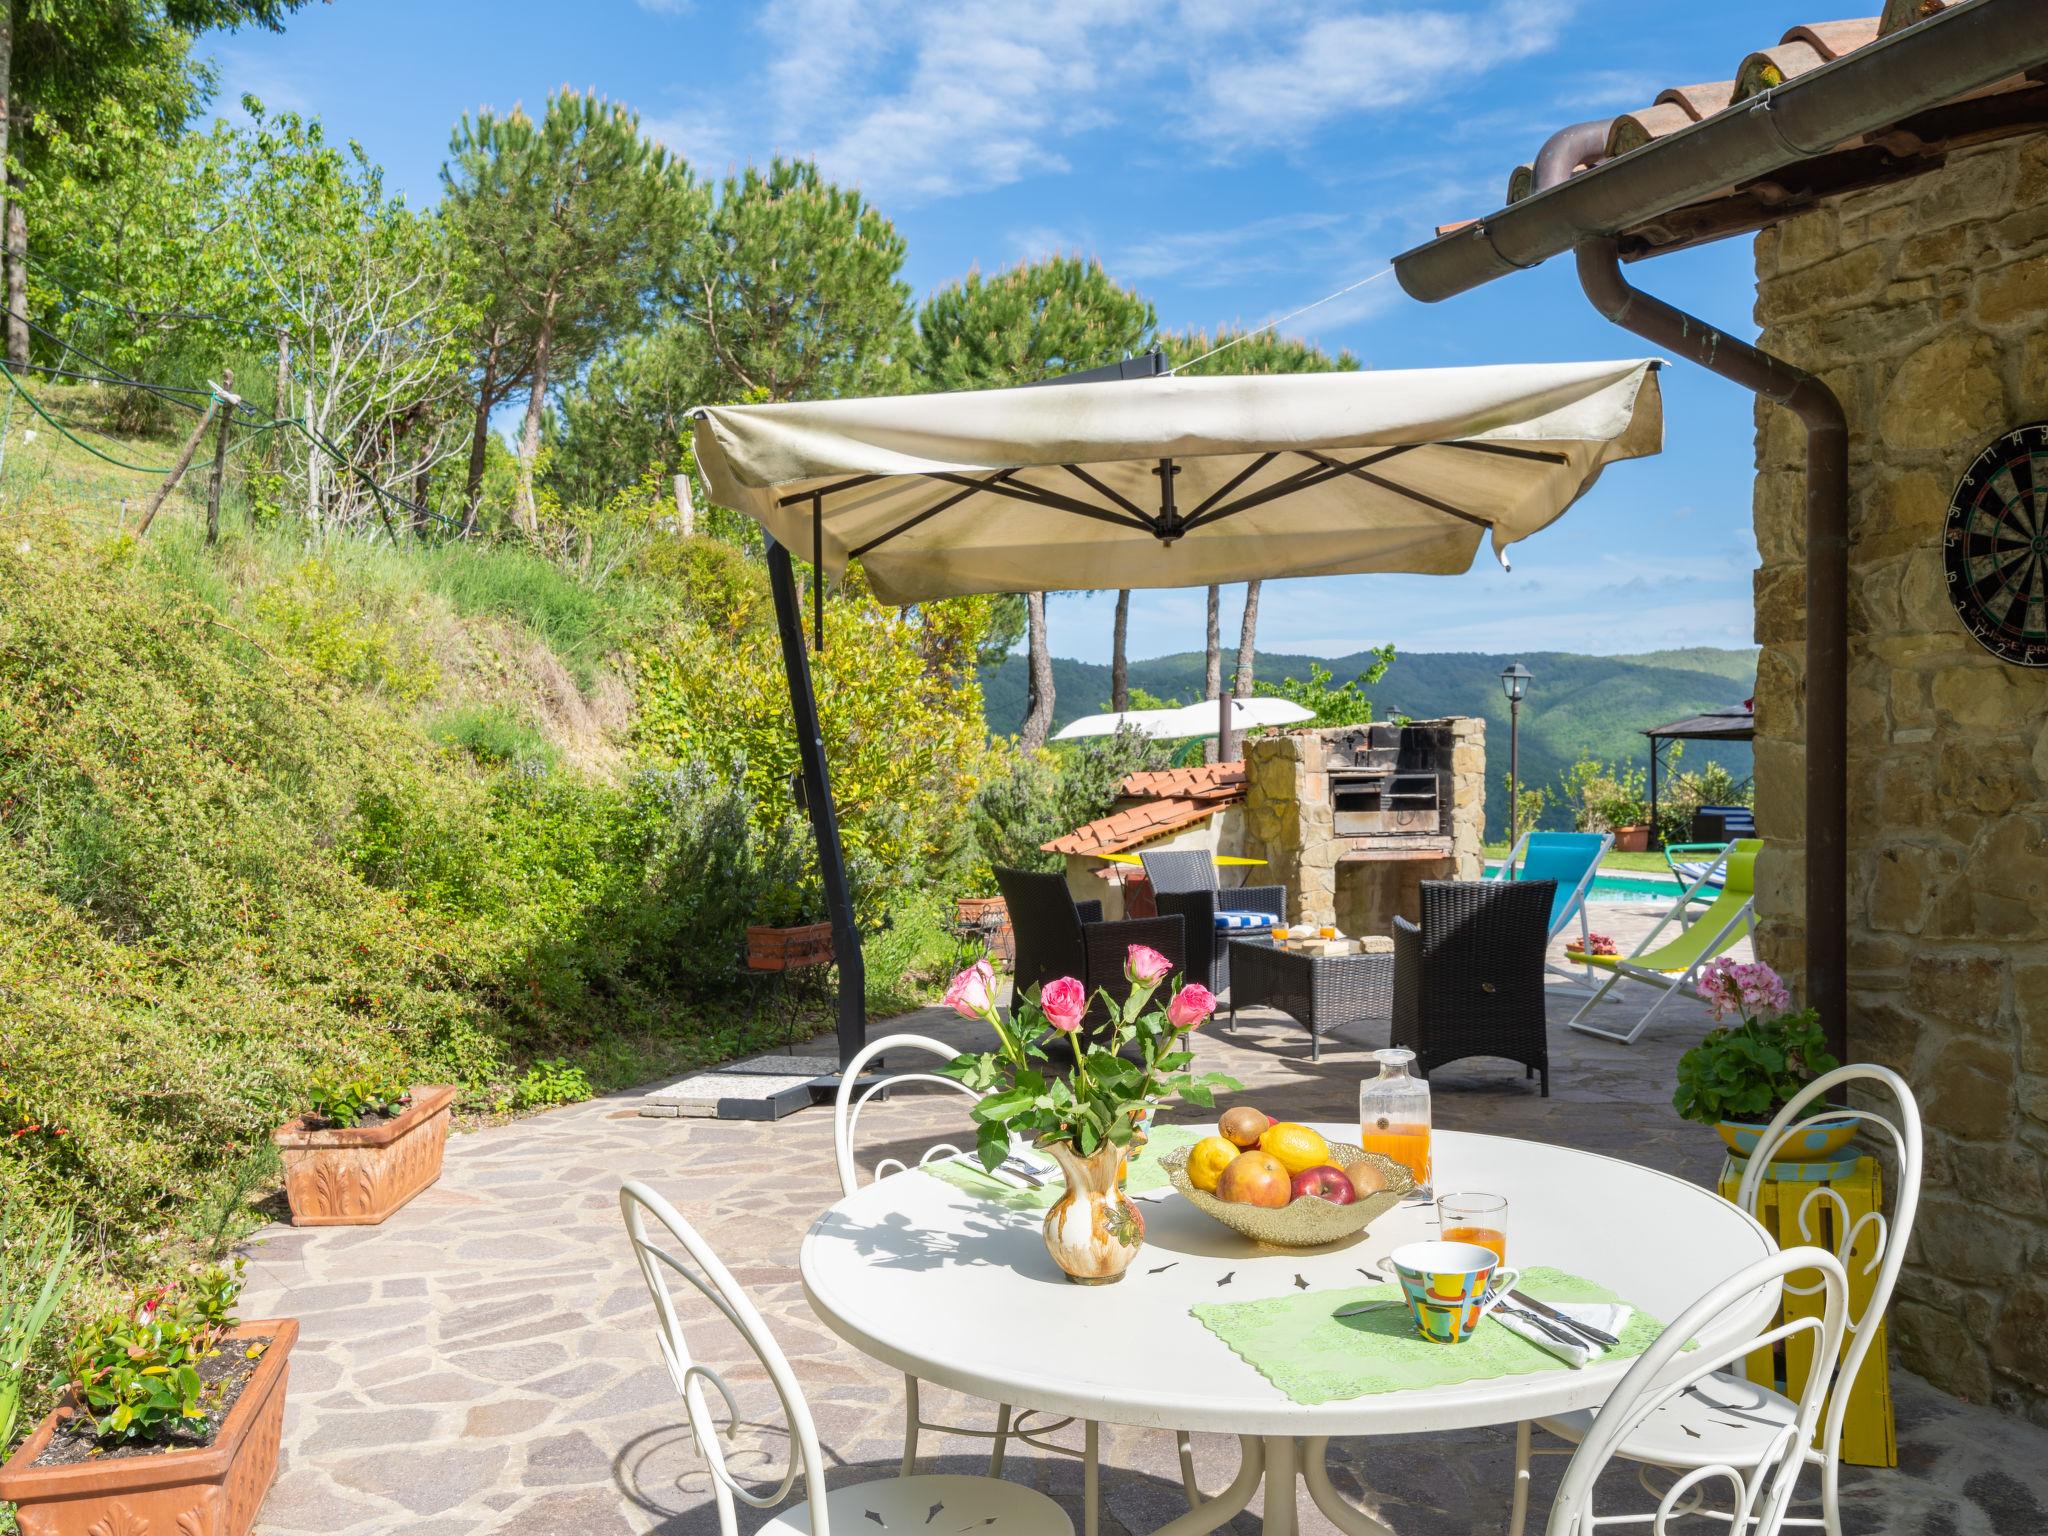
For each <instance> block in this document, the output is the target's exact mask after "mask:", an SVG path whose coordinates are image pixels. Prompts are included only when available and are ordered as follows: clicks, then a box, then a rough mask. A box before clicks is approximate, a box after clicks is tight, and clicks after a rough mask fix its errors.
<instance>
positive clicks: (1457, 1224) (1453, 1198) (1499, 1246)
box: [1436, 1193, 1508, 1264]
mask: <svg viewBox="0 0 2048 1536" xmlns="http://www.w3.org/2000/svg"><path fill="white" fill-rule="evenodd" d="M1436 1216H1437V1224H1438V1226H1439V1227H1440V1228H1441V1231H1440V1232H1439V1233H1438V1235H1439V1236H1440V1237H1441V1238H1442V1239H1443V1240H1444V1241H1445V1242H1447V1243H1477V1244H1478V1245H1479V1246H1480V1247H1481V1248H1491V1249H1492V1250H1493V1255H1494V1257H1495V1258H1497V1259H1499V1260H1500V1261H1501V1263H1503V1264H1505V1263H1507V1261H1508V1202H1507V1197H1506V1196H1505V1195H1483V1194H1478V1193H1460V1194H1455V1195H1442V1196H1439V1197H1438V1199H1437V1202H1436Z"/></svg>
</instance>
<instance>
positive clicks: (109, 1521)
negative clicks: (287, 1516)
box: [0, 1317, 299, 1536]
mask: <svg viewBox="0 0 2048 1536" xmlns="http://www.w3.org/2000/svg"><path fill="white" fill-rule="evenodd" d="M266 1336H267V1337H268V1338H269V1339H270V1341H271V1344H270V1348H269V1350H268V1351H267V1352H266V1353H265V1354H264V1356H263V1358H262V1359H261V1360H260V1361H258V1362H257V1364H256V1374H255V1375H253V1376H251V1377H250V1378H249V1384H248V1385H247V1386H245V1387H244V1388H243V1389H242V1395H241V1396H240V1397H238V1398H237V1399H235V1406H234V1407H233V1408H230V1409H229V1410H228V1416H227V1418H226V1419H225V1420H223V1421H222V1423H221V1426H220V1432H219V1433H218V1434H217V1435H215V1436H214V1439H213V1444H211V1445H209V1446H207V1447H206V1448H205V1449H203V1450H186V1451H159V1452H157V1453H156V1454H154V1455H150V1456H120V1457H113V1458H105V1459H98V1460H94V1461H90V1462H78V1463H74V1464H72V1465H70V1466H62V1467H38V1466H34V1465H32V1463H33V1462H34V1461H35V1459H36V1458H37V1457H38V1456H40V1455H41V1454H42V1453H43V1447H44V1446H46V1445H48V1444H49V1443H50V1436H51V1434H52V1433H54V1432H55V1430H56V1428H57V1425H58V1423H59V1422H60V1421H61V1420H63V1419H65V1418H68V1417H69V1416H70V1414H71V1412H72V1410H71V1409H70V1408H59V1409H58V1410H57V1411H56V1412H55V1413H53V1414H51V1415H50V1416H49V1417H48V1418H46V1419H44V1420H43V1422H42V1423H41V1424H40V1425H38V1426H37V1428H36V1431H35V1433H34V1434H32V1435H30V1436H29V1437H28V1439H27V1440H26V1441H25V1442H24V1443H23V1445H22V1447H21V1449H20V1450H18V1451H16V1452H15V1453H14V1458H13V1459H12V1460H11V1461H9V1462H8V1463H7V1465H6V1466H4V1467H0V1499H11V1500H13V1502H14V1503H15V1505H16V1506H17V1508H16V1510H15V1514H14V1518H15V1520H16V1522H17V1523H18V1524H19V1526H20V1528H21V1536H248V1532H249V1530H250V1529H251V1528H252V1527H253V1526H254V1525H255V1524H256V1513H257V1511H258V1510H260V1509H262V1507H263V1496H264V1495H265V1494H267V1493H269V1492H270V1484H271V1480H272V1479H273V1478H275V1477H276V1476H277V1441H278V1434H279V1432H280V1431H281V1430H282V1429H283V1428H284V1389H285V1377H286V1374H287V1369H288V1366H289V1356H290V1355H291V1351H292V1344H293V1343H294V1342H295V1341H296V1340H297V1339H298V1336H299V1324H298V1321H297V1319H295V1318H289V1317H284V1318H276V1319H273V1320H271V1321H268V1322H252V1323H243V1324H242V1325H241V1326H240V1327H238V1328H235V1329H233V1330H231V1331H230V1332H229V1334H228V1337H229V1338H230V1339H250V1338H263V1337H266Z"/></svg>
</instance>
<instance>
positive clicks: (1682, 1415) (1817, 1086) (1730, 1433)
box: [1509, 1064, 1921, 1536]
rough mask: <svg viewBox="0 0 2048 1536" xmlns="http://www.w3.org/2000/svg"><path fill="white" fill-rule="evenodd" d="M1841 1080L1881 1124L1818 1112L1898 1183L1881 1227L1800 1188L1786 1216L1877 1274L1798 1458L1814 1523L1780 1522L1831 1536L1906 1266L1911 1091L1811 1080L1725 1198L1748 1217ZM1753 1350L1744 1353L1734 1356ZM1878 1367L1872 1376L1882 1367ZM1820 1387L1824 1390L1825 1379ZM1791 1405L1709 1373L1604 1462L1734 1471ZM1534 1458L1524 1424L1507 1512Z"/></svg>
mask: <svg viewBox="0 0 2048 1536" xmlns="http://www.w3.org/2000/svg"><path fill="white" fill-rule="evenodd" d="M1852 1084H1864V1085H1867V1086H1868V1087H1870V1088H1875V1089H1881V1090H1883V1092H1884V1093H1885V1094H1887V1095H1888V1096H1889V1097H1890V1099H1891V1101H1892V1102H1891V1114H1890V1116H1889V1117H1887V1116H1886V1115H1884V1114H1880V1113H1878V1112H1876V1111H1874V1110H1867V1109H1859V1108H1855V1107H1853V1106H1852V1107H1850V1108H1846V1109H1833V1110H1830V1111H1829V1112H1828V1113H1829V1116H1830V1118H1837V1117H1839V1118H1848V1119H1854V1120H1856V1121H1858V1122H1860V1123H1861V1124H1863V1125H1865V1126H1867V1127H1870V1128H1872V1129H1874V1130H1877V1131H1881V1132H1882V1133H1883V1134H1884V1136H1885V1137H1886V1139H1887V1140H1888V1141H1889V1143H1890V1148H1891V1151H1892V1154H1893V1156H1894V1157H1895V1158H1896V1160H1897V1163H1898V1176H1897V1180H1896V1183H1895V1187H1894V1189H1893V1198H1892V1214H1891V1218H1890V1220H1889V1221H1887V1220H1886V1218H1885V1216H1884V1213H1883V1212H1881V1211H1871V1212H1868V1213H1867V1214H1865V1215H1864V1216H1862V1217H1860V1218H1858V1219H1856V1220H1855V1221H1851V1220H1850V1219H1849V1211H1848V1206H1847V1205H1846V1204H1845V1203H1844V1202H1843V1200H1842V1197H1841V1196H1840V1195H1838V1194H1836V1193H1835V1192H1834V1191H1833V1190H1831V1189H1829V1188H1827V1187H1826V1186H1825V1185H1819V1186H1816V1187H1815V1188H1814V1189H1812V1190H1811V1191H1809V1192H1808V1194H1807V1196H1806V1199H1805V1200H1804V1201H1803V1202H1802V1203H1801V1205H1800V1207H1799V1210H1798V1212H1797V1213H1796V1214H1797V1219H1798V1222H1799V1235H1800V1236H1801V1237H1802V1238H1804V1239H1806V1240H1807V1241H1808V1242H1809V1243H1823V1242H1826V1241H1827V1240H1828V1237H1829V1235H1830V1234H1829V1232H1828V1230H1827V1229H1828V1228H1832V1229H1833V1230H1832V1236H1833V1240H1834V1245H1835V1254H1836V1257H1837V1261H1838V1263H1839V1264H1840V1266H1841V1268H1842V1269H1843V1270H1844V1271H1845V1272H1849V1273H1862V1274H1871V1273H1872V1272H1875V1275H1876V1279H1875V1280H1874V1281H1873V1283H1872V1285H1871V1288H1870V1299H1869V1301H1868V1302H1867V1303H1866V1304H1865V1305H1864V1308H1863V1312H1862V1315H1861V1316H1858V1317H1852V1318H1846V1319H1845V1326H1846V1328H1847V1330H1848V1333H1849V1335H1850V1341H1849V1345H1848V1349H1847V1351H1846V1353H1845V1354H1844V1355H1843V1357H1842V1362H1841V1390H1839V1391H1837V1392H1836V1393H1834V1395H1833V1397H1832V1398H1831V1399H1830V1401H1829V1403H1828V1408H1827V1418H1826V1421H1825V1423H1824V1424H1823V1426H1822V1431H1821V1436H1820V1440H1819V1443H1818V1444H1817V1445H1812V1446H1809V1447H1808V1448H1807V1450H1806V1454H1805V1459H1806V1461H1807V1462H1808V1463H1811V1464H1812V1465H1814V1466H1816V1467H1818V1468H1819V1469H1820V1515H1819V1516H1818V1518H1813V1517H1808V1516H1804V1515H1800V1516H1786V1517H1785V1521H1784V1523H1785V1524H1787V1525H1795V1526H1816V1525H1817V1526H1820V1527H1822V1528H1824V1529H1825V1530H1826V1532H1827V1533H1828V1536H1842V1519H1841V1508H1840V1482H1841V1467H1842V1460H1841V1451H1842V1423H1843V1420H1844V1418H1845V1416H1846V1415H1847V1413H1848V1411H1849V1399H1850V1396H1851V1387H1852V1386H1853V1384H1854V1383H1855V1381H1856V1377H1857V1374H1858V1372H1860V1371H1861V1370H1862V1369H1863V1364H1864V1360H1865V1359H1866V1357H1867V1356H1868V1355H1869V1353H1870V1349H1871V1346H1872V1345H1873V1344H1875V1343H1876V1341H1877V1328H1878V1324H1879V1322H1881V1321H1882V1320H1883V1318H1884V1314H1885V1309H1886V1308H1887V1307H1888V1306H1889V1305H1890V1304H1891V1297H1892V1290H1893V1288H1894V1287H1895V1286H1896V1285H1897V1283H1898V1278H1899V1268H1900V1266H1901V1265H1902V1264H1904V1263H1905V1259H1906V1246H1907V1244H1908V1243H1909V1242H1911V1240H1912V1236H1913V1220H1914V1216H1915V1214H1916V1213H1917V1212H1918V1210H1919V1206H1920V1160H1921V1139H1920V1107H1919V1104H1918V1102H1917V1101H1916V1100H1915V1099H1914V1097H1913V1090H1912V1089H1911V1088H1909V1087H1908V1086H1907V1085H1906V1082H1905V1079H1903V1078H1901V1077H1900V1076H1899V1075H1898V1074H1897V1073H1896V1072H1893V1071H1892V1070H1891V1069H1889V1068H1888V1067H1880V1066H1872V1065H1867V1064H1856V1065H1850V1066H1846V1067H1837V1068H1836V1069H1835V1070H1834V1071H1832V1072H1829V1073H1826V1074H1825V1075H1823V1076H1821V1077H1819V1078H1817V1079H1815V1080H1814V1081H1813V1082H1811V1083H1809V1084H1808V1085H1807V1086H1806V1088H1805V1089H1804V1090H1803V1091H1802V1092H1801V1093H1800V1094H1799V1095H1798V1096H1797V1097H1796V1098H1794V1099H1793V1100H1792V1102H1791V1103H1790V1104H1788V1105H1786V1106H1785V1108H1784V1109H1782V1110H1781V1111H1779V1113H1778V1117H1777V1118H1776V1119H1775V1120H1773V1121H1772V1122H1771V1123H1770V1125H1769V1127H1768V1128H1766V1130H1765V1131H1764V1134H1763V1136H1762V1137H1761V1138H1760V1139H1759V1140H1758V1142H1757V1150H1756V1152H1755V1153H1754V1154H1753V1155H1752V1156H1751V1157H1750V1159H1749V1163H1748V1166H1747V1167H1746V1168H1745V1169H1744V1171H1743V1175H1742V1183H1741V1185H1740V1187H1739V1188H1738V1189H1737V1190H1736V1196H1735V1198H1736V1203H1737V1204H1738V1205H1740V1206H1741V1207H1742V1209H1743V1210H1745V1211H1747V1212H1749V1214H1750V1215H1752V1216H1754V1215H1755V1214H1756V1208H1757V1199H1758V1196H1759V1195H1760V1193H1761V1192H1762V1189H1763V1185H1764V1180H1765V1178H1766V1177H1767V1176H1768V1175H1769V1172H1770V1153H1771V1152H1773V1151H1775V1150H1776V1149H1777V1147H1778V1146H1779V1145H1780V1144H1782V1143H1783V1142H1784V1140H1785V1139H1786V1137H1788V1136H1789V1135H1791V1134H1792V1131H1793V1128H1794V1125H1795V1122H1796V1121H1797V1119H1798V1117H1799V1112H1800V1111H1801V1110H1802V1109H1804V1108H1805V1107H1806V1106H1807V1105H1809V1104H1812V1103H1815V1102H1816V1101H1819V1100H1822V1099H1824V1098H1826V1096H1827V1095H1828V1094H1830V1093H1833V1092H1835V1091H1836V1090H1837V1089H1841V1088H1846V1087H1848V1086H1850V1085H1852ZM1822 1288H1823V1287H1822V1286H1820V1285H1815V1286H1795V1285H1788V1286H1787V1287H1786V1289H1787V1290H1789V1291H1791V1292H1792V1293H1793V1294H1795V1295H1811V1294H1813V1293H1814V1292H1816V1291H1819V1290H1821V1289H1822ZM1765 1337H1766V1338H1768V1337H1770V1336H1769V1335H1766V1336H1765ZM1753 1347H1755V1346H1745V1350H1744V1352H1745V1353H1746V1352H1747V1350H1748V1349H1749V1348H1753ZM1879 1368H1880V1369H1882V1368H1883V1362H1882V1361H1880V1362H1879ZM1820 1374H1821V1373H1820V1372H1819V1371H1818V1369H1816V1370H1814V1371H1813V1372H1811V1373H1810V1379H1811V1377H1818V1376H1820ZM1822 1384H1823V1386H1825V1385H1826V1383H1825V1381H1823V1383H1822ZM1793 1408H1794V1405H1793V1403H1792V1402H1791V1400H1790V1399H1788V1398H1786V1397H1784V1396H1783V1395H1782V1394H1780V1393H1778V1392H1774V1391H1772V1390H1771V1389H1770V1388H1768V1387H1763V1386H1759V1385H1757V1384H1755V1383H1752V1382H1750V1381H1749V1380H1747V1379H1746V1378H1744V1377H1743V1376H1741V1375H1740V1374H1739V1373H1738V1374H1728V1375H1722V1376H1717V1377H1715V1378H1714V1381H1713V1383H1712V1385H1711V1386H1709V1387H1706V1388H1703V1389H1701V1390H1700V1391H1698V1392H1694V1393H1691V1394H1689V1395H1688V1396H1687V1397H1686V1398H1685V1399H1684V1400H1683V1401H1681V1402H1679V1403H1678V1404H1676V1405H1675V1406H1674V1407H1672V1408H1670V1409H1668V1410H1666V1411H1663V1412H1661V1413H1659V1414H1658V1415H1657V1416H1656V1417H1655V1418H1654V1419H1652V1420H1651V1421H1650V1422H1648V1423H1646V1424H1645V1425H1644V1426H1643V1427H1642V1428H1641V1429H1640V1430H1638V1431H1636V1432H1634V1433H1632V1434H1631V1435H1630V1436H1629V1437H1628V1438H1627V1439H1626V1440H1625V1441H1623V1442H1622V1443H1621V1444H1620V1445H1619V1446H1618V1447H1617V1448H1616V1449H1615V1451H1614V1454H1616V1455H1618V1456H1621V1457H1623V1458H1624V1459H1626V1460H1629V1461H1634V1462H1639V1463H1642V1464H1644V1465H1646V1466H1654V1467H1662V1468H1665V1469H1666V1470H1669V1471H1674V1472H1683V1471H1689V1470H1691V1469H1693V1468H1695V1467H1697V1466H1698V1465H1699V1458H1700V1457H1701V1456H1702V1455H1705V1454H1707V1453H1708V1452H1709V1451H1712V1452H1714V1453H1716V1454H1719V1455H1721V1456H1723V1457H1724V1458H1725V1459H1727V1460H1729V1461H1730V1462H1732V1463H1734V1464H1736V1465H1738V1466H1739V1465H1742V1464H1744V1458H1745V1457H1752V1458H1755V1457H1762V1456H1763V1455H1765V1454H1766V1453H1768V1451H1769V1450H1770V1447H1771V1446H1772V1445H1774V1444H1775V1441H1776V1434H1777V1426H1779V1425H1782V1424H1783V1423H1786V1422H1789V1420H1790V1418H1791V1416H1792V1413H1793ZM1541 1422H1542V1426H1543V1428H1544V1429H1546V1430H1548V1431H1550V1432H1551V1433H1552V1434H1554V1435H1557V1436H1559V1437H1560V1438H1562V1439H1565V1440H1569V1441H1583V1440H1584V1439H1585V1437H1586V1434H1587V1432H1588V1430H1589V1428H1590V1427H1591V1425H1592V1423H1593V1422H1594V1416H1593V1415H1592V1414H1591V1413H1590V1412H1588V1413H1574V1414H1566V1415H1564V1416H1562V1417H1560V1418H1555V1419H1545V1420H1542V1421H1541ZM1809 1438H1810V1437H1809ZM1802 1444H1805V1442H1803V1441H1802ZM1541 1454H1561V1451H1559V1450H1539V1449H1537V1448H1535V1447H1532V1445H1531V1443H1530V1435H1529V1426H1528V1425H1526V1424H1524V1425H1522V1426H1521V1427H1520V1429H1519V1431H1518V1433H1517V1435H1516V1442H1515V1487H1516V1501H1517V1503H1516V1507H1517V1510H1518V1511H1519V1510H1520V1508H1521V1506H1522V1504H1523V1502H1524V1501H1525V1499H1526V1493H1527V1487H1528V1476H1529V1458H1530V1456H1531V1455H1541ZM1509 1529H1510V1533H1511V1536H1520V1532H1521V1529H1522V1526H1521V1520H1520V1518H1519V1514H1518V1516H1517V1518H1516V1519H1515V1521H1514V1522H1513V1524H1511V1526H1510V1528H1509Z"/></svg>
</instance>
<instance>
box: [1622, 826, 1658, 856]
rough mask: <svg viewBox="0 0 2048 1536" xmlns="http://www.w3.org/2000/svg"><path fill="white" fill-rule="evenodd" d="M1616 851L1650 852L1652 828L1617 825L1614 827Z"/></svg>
mask: <svg viewBox="0 0 2048 1536" xmlns="http://www.w3.org/2000/svg"><path fill="white" fill-rule="evenodd" d="M1614 851H1615V852H1616V853H1648V852H1649V851H1650V829H1649V828H1648V827H1647V826H1643V827H1616V828H1615V829H1614Z"/></svg>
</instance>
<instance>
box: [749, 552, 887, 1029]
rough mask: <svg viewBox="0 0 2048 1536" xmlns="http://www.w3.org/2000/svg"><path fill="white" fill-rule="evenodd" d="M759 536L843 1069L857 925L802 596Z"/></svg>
mask: <svg viewBox="0 0 2048 1536" xmlns="http://www.w3.org/2000/svg"><path fill="white" fill-rule="evenodd" d="M761 538H762V541H763V542H764V543H765V544H766V545H767V547H768V584H769V586H770V587H771V588H772V589H773V590H774V593H775V625H776V628H777V629H779V630H780V631H781V632H782V670H783V672H784V674H785V675H786V676H787V677H788V679H789V703H790V709H791V712H792V713H793V714H794V715H795V716H796V746H797V754H798V756H799V758H800V759H801V760H802V764H803V784H804V804H805V807H806V808H807V809H808V810H809V812H810V815H811V832H812V835H813V836H815V837H816V838H817V841H818V875H819V878H820V879H821V880H822V881H823V883H824V886H825V905H826V907H827V908H828V909H829V913H830V916H831V919H832V957H833V959H835V960H836V961H837V962H838V963H839V1065H840V1066H842V1067H844V1066H845V1065H846V1064H847V1063H848V1062H850V1061H852V1060H853V1058H854V1057H855V1056H856V1055H857V1054H858V1053H859V1052H860V1049H861V1047H862V1046H864V1045H866V1044H867V1034H868V1003H867V969H866V967H865V965H864V964H863V962H862V960H861V952H860V929H859V928H858V927H857V926H855V924H854V920H853V893H852V891H851V890H850V889H849V888H848V887H847V883H846V854H845V851H844V850H843V849H842V848H841V847H840V843H839V814H838V812H837V810H835V809H834V807H833V804H832V780H831V776H830V775H829V774H828V773H827V771H826V768H825V738H824V736H823V734H822V733H821V732H820V731H819V729H818V697H817V695H816V694H815V693H814V692H812V690H811V664H810V658H809V657H807V656H805V654H804V623H803V598H802V596H801V594H800V593H798V591H797V586H796V571H795V568H794V567H792V566H791V564H790V561H789V551H788V550H786V549H784V548H783V547H782V546H781V545H780V544H778V543H776V541H775V539H774V536H773V535H771V534H769V533H768V532H767V530H765V529H764V530H762V534H761Z"/></svg>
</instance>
